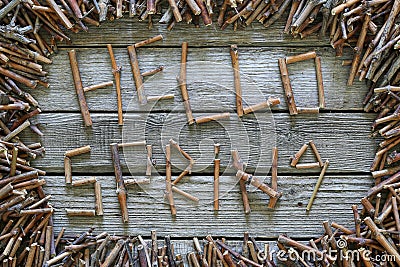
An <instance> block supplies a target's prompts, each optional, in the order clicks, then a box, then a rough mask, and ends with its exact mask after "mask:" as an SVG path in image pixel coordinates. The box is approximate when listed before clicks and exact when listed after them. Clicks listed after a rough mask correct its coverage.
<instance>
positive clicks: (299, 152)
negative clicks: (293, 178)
mask: <svg viewBox="0 0 400 267" xmlns="http://www.w3.org/2000/svg"><path fill="white" fill-rule="evenodd" d="M307 148H308V145H307V144H304V145H303V146H302V147H301V148H300V150H299V151H298V152H297V153H296V154H295V155H294V156H293V158H292V161H291V163H290V166H292V167H295V166H296V165H297V162H299V160H300V158H301V156H303V154H304V152H306V150H307Z"/></svg>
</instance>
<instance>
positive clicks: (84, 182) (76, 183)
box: [72, 177, 97, 186]
mask: <svg viewBox="0 0 400 267" xmlns="http://www.w3.org/2000/svg"><path fill="white" fill-rule="evenodd" d="M96 182H97V179H96V177H89V178H86V179H79V180H77V181H73V182H72V186H82V185H88V184H94V183H96Z"/></svg>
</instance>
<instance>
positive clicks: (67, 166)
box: [64, 156, 72, 184]
mask: <svg viewBox="0 0 400 267" xmlns="http://www.w3.org/2000/svg"><path fill="white" fill-rule="evenodd" d="M64 172H65V183H66V184H71V183H72V167H71V159H70V158H69V157H65V156H64Z"/></svg>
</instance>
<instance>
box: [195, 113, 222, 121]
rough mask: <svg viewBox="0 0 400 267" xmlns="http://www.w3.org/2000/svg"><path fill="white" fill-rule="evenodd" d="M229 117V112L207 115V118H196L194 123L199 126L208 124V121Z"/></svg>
mask: <svg viewBox="0 0 400 267" xmlns="http://www.w3.org/2000/svg"><path fill="white" fill-rule="evenodd" d="M229 117H230V114H229V112H225V113H221V114H215V115H208V116H203V117H200V118H197V119H196V123H197V124H201V123H206V122H210V121H217V120H223V119H229Z"/></svg>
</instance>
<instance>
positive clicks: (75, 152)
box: [64, 145, 91, 158]
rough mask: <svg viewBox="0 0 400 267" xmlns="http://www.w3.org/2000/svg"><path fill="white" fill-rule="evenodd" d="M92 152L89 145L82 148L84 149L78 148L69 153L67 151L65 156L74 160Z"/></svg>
mask: <svg viewBox="0 0 400 267" xmlns="http://www.w3.org/2000/svg"><path fill="white" fill-rule="evenodd" d="M90 151H91V147H90V146H89V145H87V146H82V147H78V148H75V149H71V150H67V151H65V153H64V156H65V157H68V158H72V157H75V156H78V155H82V154H85V153H89V152H90Z"/></svg>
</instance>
